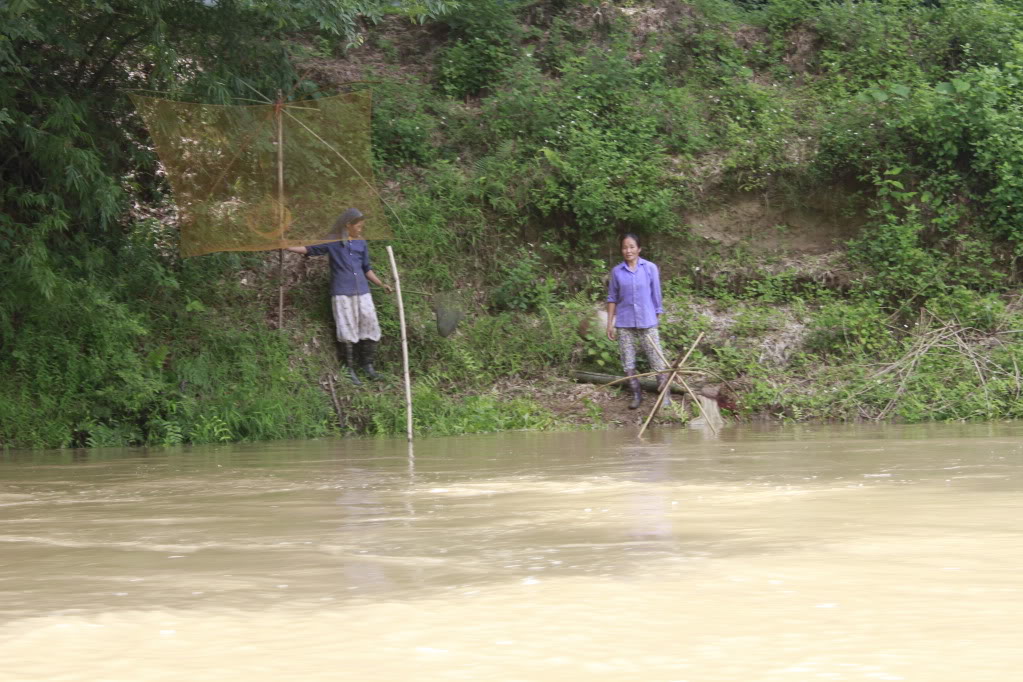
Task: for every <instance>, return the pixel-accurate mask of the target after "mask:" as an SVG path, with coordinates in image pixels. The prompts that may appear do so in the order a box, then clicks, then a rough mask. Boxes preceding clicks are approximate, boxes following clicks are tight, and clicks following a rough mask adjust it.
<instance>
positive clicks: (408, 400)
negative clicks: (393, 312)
mask: <svg viewBox="0 0 1023 682" xmlns="http://www.w3.org/2000/svg"><path fill="white" fill-rule="evenodd" d="M387 258H388V259H390V261H391V276H392V277H394V293H395V294H396V295H397V296H398V322H399V323H400V324H401V361H402V364H403V365H404V369H405V421H406V424H405V429H406V432H407V435H408V442H409V443H411V442H412V382H411V381H410V380H409V374H408V334H406V332H405V304H404V303H402V300H401V280H400V279H399V278H398V264H397V263H395V262H394V249H392V248H391V245H390V244H388V245H387Z"/></svg>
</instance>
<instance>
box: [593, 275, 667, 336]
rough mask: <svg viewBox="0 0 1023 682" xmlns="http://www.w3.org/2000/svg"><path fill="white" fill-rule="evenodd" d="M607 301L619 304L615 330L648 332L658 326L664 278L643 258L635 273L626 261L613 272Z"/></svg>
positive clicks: (616, 309) (661, 311) (616, 312)
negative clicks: (624, 329) (622, 328)
mask: <svg viewBox="0 0 1023 682" xmlns="http://www.w3.org/2000/svg"><path fill="white" fill-rule="evenodd" d="M607 302H608V303H614V304H616V307H615V327H637V328H639V329H649V328H650V327H656V326H657V315H658V314H659V313H663V312H664V307H663V306H662V304H661V275H660V272H659V271H658V270H657V266H656V265H654V264H653V263H651V262H650V261H648V260H645V259H643V258H640V259H639V261H638V262H637V263H636V271H635V272H632V271H631V270H629V267H628V266H627V265H626V264H625V262H624V261H622V262H621V263H619V264H618V265H616V266H614V268H612V269H611V281H610V282H609V283H608V286H607Z"/></svg>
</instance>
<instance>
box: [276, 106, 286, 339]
mask: <svg viewBox="0 0 1023 682" xmlns="http://www.w3.org/2000/svg"><path fill="white" fill-rule="evenodd" d="M276 108H277V111H276V114H277V115H276V117H275V118H276V119H277V228H278V229H279V230H280V233H279V234H280V238H281V239H283V238H284V111H283V110H284V95H283V94H282V93H281V91H280V90H278V91H277V107H276ZM277 328H278V329H284V249H280V250H278V251H277Z"/></svg>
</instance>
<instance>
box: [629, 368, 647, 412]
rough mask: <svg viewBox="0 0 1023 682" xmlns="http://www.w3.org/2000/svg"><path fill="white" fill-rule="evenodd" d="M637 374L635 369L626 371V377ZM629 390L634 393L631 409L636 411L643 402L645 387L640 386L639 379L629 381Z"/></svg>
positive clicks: (630, 404)
mask: <svg viewBox="0 0 1023 682" xmlns="http://www.w3.org/2000/svg"><path fill="white" fill-rule="evenodd" d="M635 373H636V370H635V369H628V368H626V370H625V376H632V375H633V374H635ZM629 390H630V391H632V402H631V403H629V409H630V410H635V409H637V408H639V405H640V403H642V402H643V387H642V386H640V385H639V379H629Z"/></svg>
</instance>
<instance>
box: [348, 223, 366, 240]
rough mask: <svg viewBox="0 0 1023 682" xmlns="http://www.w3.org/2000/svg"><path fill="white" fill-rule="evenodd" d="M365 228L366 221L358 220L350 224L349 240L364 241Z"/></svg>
mask: <svg viewBox="0 0 1023 682" xmlns="http://www.w3.org/2000/svg"><path fill="white" fill-rule="evenodd" d="M364 227H366V221H365V220H356V221H355V222H354V223H348V238H349V239H362V228H364Z"/></svg>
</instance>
